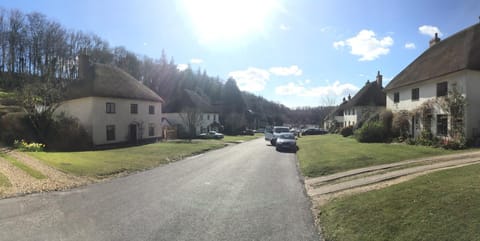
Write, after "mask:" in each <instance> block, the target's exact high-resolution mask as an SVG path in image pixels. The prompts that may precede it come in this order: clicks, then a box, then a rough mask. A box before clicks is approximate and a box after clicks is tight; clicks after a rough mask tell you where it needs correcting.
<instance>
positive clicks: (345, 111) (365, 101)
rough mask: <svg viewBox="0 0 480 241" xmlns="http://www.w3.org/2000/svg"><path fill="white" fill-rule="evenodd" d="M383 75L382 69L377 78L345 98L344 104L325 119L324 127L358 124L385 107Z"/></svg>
mask: <svg viewBox="0 0 480 241" xmlns="http://www.w3.org/2000/svg"><path fill="white" fill-rule="evenodd" d="M382 80H383V76H382V75H381V74H380V71H379V72H378V73H377V77H376V80H375V81H373V82H367V83H366V84H365V86H364V87H363V88H361V89H360V90H359V91H358V92H357V94H355V96H353V97H351V96H350V95H349V96H348V98H346V99H345V98H344V100H343V102H342V104H340V105H339V106H338V107H337V108H336V109H334V110H333V111H332V112H331V113H330V114H329V115H328V116H327V117H326V119H325V120H324V125H325V126H324V128H326V129H330V128H331V127H332V125H335V128H343V127H347V126H357V125H358V124H360V123H361V122H363V121H365V120H366V118H368V116H370V115H371V114H373V113H376V112H379V111H381V110H384V109H385V94H384V92H383V88H382Z"/></svg>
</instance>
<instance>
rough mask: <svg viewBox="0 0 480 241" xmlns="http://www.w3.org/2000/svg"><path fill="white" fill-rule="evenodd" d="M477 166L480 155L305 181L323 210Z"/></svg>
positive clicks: (418, 161) (413, 162)
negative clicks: (345, 199)
mask: <svg viewBox="0 0 480 241" xmlns="http://www.w3.org/2000/svg"><path fill="white" fill-rule="evenodd" d="M478 163H480V152H468V153H463V154H453V155H445V156H437V157H428V158H421V159H415V160H407V161H402V162H398V163H392V164H385V165H377V166H371V167H365V168H359V169H355V170H350V171H346V172H341V173H336V174H332V175H328V176H322V177H317V178H310V179H306V180H305V187H306V189H307V193H308V195H309V196H310V197H312V200H313V201H314V203H316V204H317V205H320V206H321V205H323V204H325V203H327V202H328V201H329V200H331V199H332V198H336V197H339V196H344V195H351V194H354V193H360V192H366V191H370V190H375V189H380V188H385V187H388V186H391V185H393V184H397V183H400V182H404V181H407V180H410V179H412V178H415V177H418V176H421V175H425V174H427V173H431V172H435V171H439V170H444V169H450V168H455V167H461V166H465V165H472V164H478ZM412 165H415V166H412Z"/></svg>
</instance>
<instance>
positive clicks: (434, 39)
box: [428, 33, 440, 47]
mask: <svg viewBox="0 0 480 241" xmlns="http://www.w3.org/2000/svg"><path fill="white" fill-rule="evenodd" d="M438 42H440V38H439V37H438V33H435V37H434V38H433V39H431V40H430V42H428V43H429V44H430V47H432V46H433V45H435V44H437V43H438Z"/></svg>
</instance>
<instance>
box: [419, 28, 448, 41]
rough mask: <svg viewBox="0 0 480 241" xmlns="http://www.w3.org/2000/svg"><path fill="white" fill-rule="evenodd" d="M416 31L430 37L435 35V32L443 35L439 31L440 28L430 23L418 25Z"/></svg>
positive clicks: (440, 35)
mask: <svg viewBox="0 0 480 241" xmlns="http://www.w3.org/2000/svg"><path fill="white" fill-rule="evenodd" d="M418 31H419V32H420V33H421V34H424V35H427V36H430V37H432V38H433V37H435V33H438V36H439V37H442V36H443V33H442V32H440V29H439V28H438V27H435V26H431V25H422V26H420V27H418Z"/></svg>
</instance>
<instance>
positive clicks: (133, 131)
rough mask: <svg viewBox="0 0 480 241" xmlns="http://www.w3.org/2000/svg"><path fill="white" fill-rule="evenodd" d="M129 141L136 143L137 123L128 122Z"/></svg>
mask: <svg viewBox="0 0 480 241" xmlns="http://www.w3.org/2000/svg"><path fill="white" fill-rule="evenodd" d="M129 133H130V138H129V139H130V142H131V143H135V144H136V143H137V125H135V124H130V131H129Z"/></svg>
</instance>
